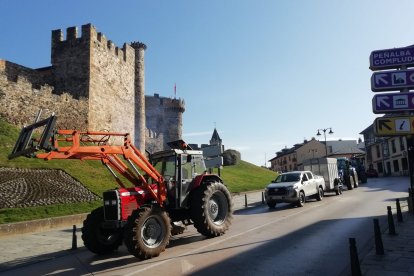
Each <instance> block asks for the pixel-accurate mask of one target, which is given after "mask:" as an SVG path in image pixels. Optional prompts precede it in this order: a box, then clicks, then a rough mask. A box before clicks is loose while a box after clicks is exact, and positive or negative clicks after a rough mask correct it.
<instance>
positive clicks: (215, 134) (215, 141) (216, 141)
mask: <svg viewBox="0 0 414 276" xmlns="http://www.w3.org/2000/svg"><path fill="white" fill-rule="evenodd" d="M221 141H222V140H221V138H220V135H219V134H218V132H217V129H216V128H214V131H213V135H212V136H211V140H210V145H217V144H221Z"/></svg>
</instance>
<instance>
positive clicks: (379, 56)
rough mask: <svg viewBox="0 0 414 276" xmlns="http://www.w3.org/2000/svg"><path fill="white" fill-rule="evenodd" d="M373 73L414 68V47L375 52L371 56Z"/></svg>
mask: <svg viewBox="0 0 414 276" xmlns="http://www.w3.org/2000/svg"><path fill="white" fill-rule="evenodd" d="M369 61H370V66H369V68H370V69H371V70H372V71H376V70H383V69H393V68H395V69H397V68H399V67H401V66H407V67H412V66H414V46H408V47H403V48H394V49H385V50H377V51H373V52H372V53H371V55H370V56H369Z"/></svg>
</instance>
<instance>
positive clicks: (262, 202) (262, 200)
mask: <svg viewBox="0 0 414 276" xmlns="http://www.w3.org/2000/svg"><path fill="white" fill-rule="evenodd" d="M264 203H265V202H264V193H263V192H262V204H264Z"/></svg>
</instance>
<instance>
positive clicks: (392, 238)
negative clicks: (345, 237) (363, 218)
mask: <svg viewBox="0 0 414 276" xmlns="http://www.w3.org/2000/svg"><path fill="white" fill-rule="evenodd" d="M402 214H403V222H397V219H396V216H395V215H394V224H395V232H396V234H397V235H389V232H388V229H387V230H386V231H381V232H382V242H383V245H384V255H376V251H375V243H374V241H373V245H372V250H371V251H370V252H369V253H368V254H367V255H366V256H364V257H363V259H362V261H361V272H362V275H367V276H376V275H384V276H398V275H414V215H413V214H410V213H409V212H408V211H405V212H402Z"/></svg>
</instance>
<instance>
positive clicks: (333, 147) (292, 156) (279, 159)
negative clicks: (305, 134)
mask: <svg viewBox="0 0 414 276" xmlns="http://www.w3.org/2000/svg"><path fill="white" fill-rule="evenodd" d="M325 156H327V157H333V158H336V157H348V158H349V157H360V158H364V156H365V152H364V151H363V150H361V149H360V148H359V146H358V143H357V142H356V141H355V140H337V141H327V142H326V147H325V143H324V142H321V141H318V140H316V139H315V138H312V139H311V140H310V141H307V140H305V141H304V142H303V143H301V144H295V145H294V146H293V147H291V148H284V149H283V150H281V151H279V152H276V156H275V157H274V158H272V159H270V160H269V162H270V169H271V170H273V171H277V172H288V171H294V170H297V169H298V167H299V166H300V165H301V164H302V163H303V161H304V160H308V159H312V158H321V157H325Z"/></svg>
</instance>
